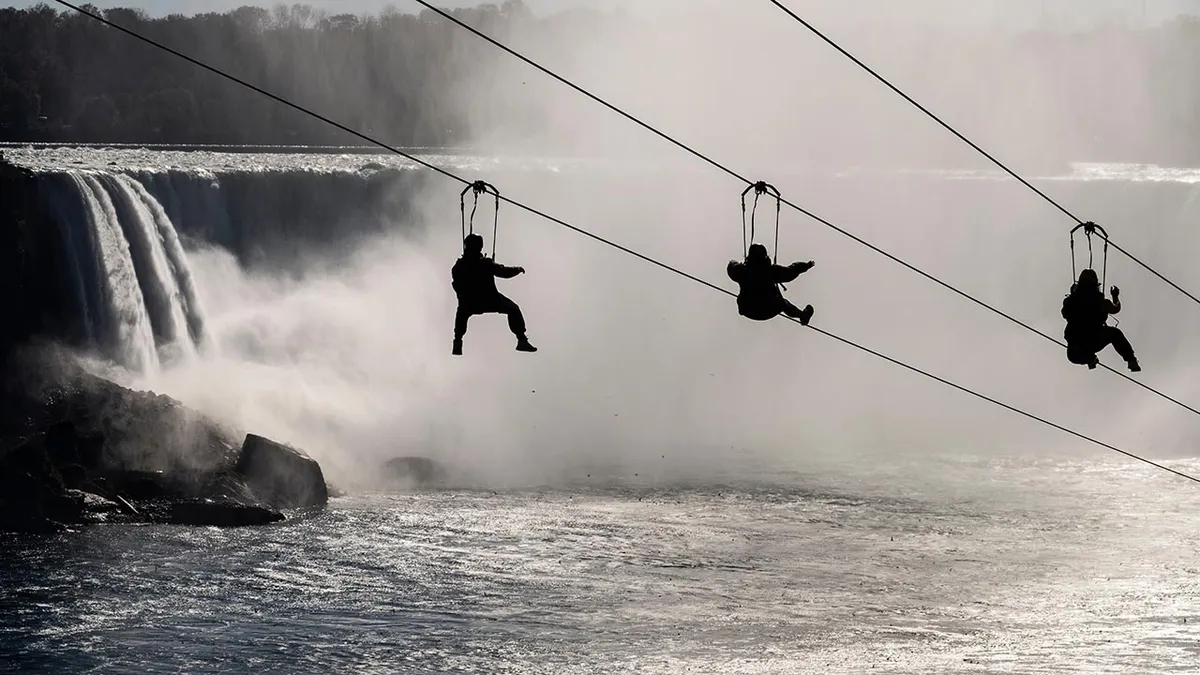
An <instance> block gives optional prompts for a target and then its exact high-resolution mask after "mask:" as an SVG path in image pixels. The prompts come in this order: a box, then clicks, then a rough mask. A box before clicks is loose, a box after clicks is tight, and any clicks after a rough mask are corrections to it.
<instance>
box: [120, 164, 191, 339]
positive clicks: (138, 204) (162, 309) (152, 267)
mask: <svg viewBox="0 0 1200 675" xmlns="http://www.w3.org/2000/svg"><path fill="white" fill-rule="evenodd" d="M102 180H103V181H104V185H105V186H106V187H108V189H109V190H110V192H111V193H112V194H114V195H116V197H117V199H120V200H121V201H122V202H123V203H124V205H125V208H127V209H129V210H130V211H131V212H132V215H133V218H131V219H129V220H128V222H126V223H124V225H125V228H124V230H125V235H126V237H127V239H128V238H136V239H137V241H138V250H139V251H143V252H144V253H143V255H145V256H146V257H147V258H148V260H146V261H143V266H144V267H145V268H147V271H148V274H147V275H146V276H147V277H148V278H146V279H143V280H141V283H140V287H141V291H142V294H143V298H145V297H146V296H147V295H149V296H151V297H152V298H153V301H154V302H155V303H156V311H155V313H154V314H152V323H156V324H157V325H156V327H157V330H156V331H155V333H156V335H158V336H159V337H160V339H161V340H162V341H164V342H165V343H166V345H164V346H165V347H166V348H174V349H176V350H178V356H180V357H182V358H183V359H191V358H194V357H195V355H196V349H195V345H194V344H193V343H192V340H191V336H190V335H189V334H188V327H187V317H186V315H185V309H184V303H183V297H182V293H181V291H180V288H179V284H178V282H177V281H176V276H177V275H176V272H175V269H174V267H173V265H172V264H171V262H170V261H169V260H168V259H167V255H166V250H165V245H164V241H163V237H162V234H161V230H160V228H159V227H158V226H157V223H156V222H155V217H154V214H153V213H152V212H151V210H150V209H149V208H148V206H147V204H146V201H145V200H144V199H143V198H142V196H141V195H140V194H138V192H137V191H136V190H135V189H134V188H133V187H132V184H136V181H134V180H133V179H132V178H129V177H128V176H124V175H120V176H112V175H109V176H104V177H103V178H102ZM142 192H143V194H144V193H145V191H144V190H143V191H142ZM147 196H148V195H147ZM151 201H153V200H151ZM154 203H155V204H157V202H154ZM168 226H169V223H168ZM171 229H173V228H171Z"/></svg>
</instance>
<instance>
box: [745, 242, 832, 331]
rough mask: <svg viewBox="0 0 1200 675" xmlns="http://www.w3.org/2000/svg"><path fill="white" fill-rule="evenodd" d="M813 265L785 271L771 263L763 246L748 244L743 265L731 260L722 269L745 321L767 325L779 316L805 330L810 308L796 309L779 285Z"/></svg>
mask: <svg viewBox="0 0 1200 675" xmlns="http://www.w3.org/2000/svg"><path fill="white" fill-rule="evenodd" d="M815 264H816V263H814V262H813V261H811V260H810V261H808V262H794V263H792V264H791V265H788V266H786V267H785V266H783V265H777V264H775V263H773V262H771V257H770V256H769V255H767V247H766V246H763V245H762V244H751V245H750V248H749V250H747V251H746V260H745V261H744V262H738V261H737V260H730V261H729V265H728V266H727V267H726V268H725V272H726V274H728V275H729V278H730V279H732V280H733V281H735V282H736V283H737V285H738V295H737V306H738V314H741V315H742V316H744V317H746V318H747V319H753V320H755V321H766V320H767V319H770V318H773V317H775V316H777V315H779V314H781V313H782V314H784V315H786V316H790V317H792V318H794V319H799V320H800V323H802V324H804V325H805V326H807V325H808V322H809V320H811V319H812V315H813V307H812V305H807V306H806V307H805V308H804V309H798V308H797V307H796V306H795V305H793V304H792V303H790V302H788V300H787V299H786V298H784V297H783V293H781V292H780V291H779V284H785V283H787V282H789V281H792V280H794V279H795V278H796V277H798V276H800V275H801V274H803V273H804V272H807V271H808V270H810V269H812V267H813V265H815Z"/></svg>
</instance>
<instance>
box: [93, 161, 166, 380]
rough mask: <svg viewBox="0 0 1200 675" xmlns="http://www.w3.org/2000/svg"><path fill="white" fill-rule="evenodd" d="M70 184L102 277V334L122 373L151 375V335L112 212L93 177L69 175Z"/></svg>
mask: <svg viewBox="0 0 1200 675" xmlns="http://www.w3.org/2000/svg"><path fill="white" fill-rule="evenodd" d="M72 179H73V180H74V181H75V183H76V185H77V186H78V188H79V190H80V191H81V192H82V193H83V195H84V200H85V203H86V205H87V207H86V215H87V226H88V227H89V228H90V229H91V230H92V231H93V232H94V233H95V236H96V241H97V243H98V244H99V246H98V250H97V253H98V254H99V255H98V258H97V261H96V262H97V268H98V269H99V270H100V271H101V274H102V277H103V286H102V287H101V288H102V296H103V298H104V317H103V319H102V326H103V333H102V335H104V337H105V339H106V340H107V341H109V343H110V345H111V348H112V349H113V351H115V353H116V355H117V358H118V360H119V361H120V362H121V363H122V364H123V365H125V366H126V367H127V368H131V369H134V370H137V371H141V372H145V371H153V370H156V369H157V368H158V365H159V363H158V353H157V351H156V349H155V344H154V332H153V330H152V328H151V326H150V316H149V313H148V312H147V311H146V303H145V300H144V298H143V296H142V289H141V287H140V286H139V284H138V278H137V273H136V271H135V269H134V264H133V256H132V255H131V254H130V251H129V243H128V241H126V239H125V234H124V232H123V231H122V228H121V224H120V222H118V218H117V212H116V208H115V207H114V206H113V203H112V199H111V198H110V197H109V194H108V192H107V191H106V190H105V189H104V186H103V185H102V184H101V182H100V180H99V179H98V178H96V177H95V176H94V175H91V174H75V175H73V176H72Z"/></svg>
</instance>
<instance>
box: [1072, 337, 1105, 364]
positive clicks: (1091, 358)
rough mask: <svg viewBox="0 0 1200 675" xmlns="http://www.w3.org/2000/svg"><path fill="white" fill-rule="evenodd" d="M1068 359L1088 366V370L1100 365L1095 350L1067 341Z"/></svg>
mask: <svg viewBox="0 0 1200 675" xmlns="http://www.w3.org/2000/svg"><path fill="white" fill-rule="evenodd" d="M1067 360H1068V361H1070V362H1071V363H1074V364H1075V365H1079V366H1087V367H1088V370H1094V369H1095V368H1096V366H1098V365H1100V359H1098V358H1096V353H1095V352H1094V351H1091V350H1090V349H1089V348H1088V347H1085V346H1083V345H1080V344H1077V343H1074V342H1068V343H1067Z"/></svg>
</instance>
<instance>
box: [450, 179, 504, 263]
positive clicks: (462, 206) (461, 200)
mask: <svg viewBox="0 0 1200 675" xmlns="http://www.w3.org/2000/svg"><path fill="white" fill-rule="evenodd" d="M468 190H469V191H471V192H472V195H471V197H472V202H471V218H470V219H469V220H468V218H467V203H466V199H465V197H466V195H467V191H468ZM481 194H490V195H492V196H493V197H494V198H495V199H496V212H495V215H494V216H493V218H492V259H493V260H495V258H496V234H497V232H498V231H499V228H500V191H499V190H497V189H496V187H495V186H494V185H492V184H491V183H487V182H485V181H482V180H477V181H475V182H474V183H471V184H470V185H468V186H467V187H465V188H463V191H462V192H460V193H458V210H459V213H460V214H461V215H462V238H463V239H466V238H467V234H468V233H469V234H474V233H475V209H476V208H478V206H479V195H481ZM468 224H469V225H470V229H469V230H468V227H467V226H468Z"/></svg>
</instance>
